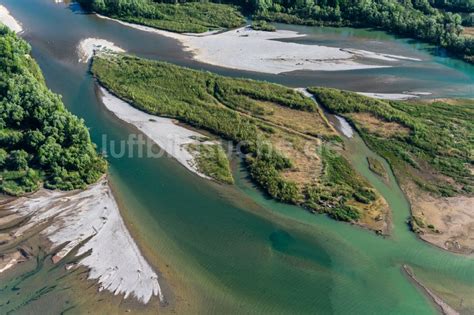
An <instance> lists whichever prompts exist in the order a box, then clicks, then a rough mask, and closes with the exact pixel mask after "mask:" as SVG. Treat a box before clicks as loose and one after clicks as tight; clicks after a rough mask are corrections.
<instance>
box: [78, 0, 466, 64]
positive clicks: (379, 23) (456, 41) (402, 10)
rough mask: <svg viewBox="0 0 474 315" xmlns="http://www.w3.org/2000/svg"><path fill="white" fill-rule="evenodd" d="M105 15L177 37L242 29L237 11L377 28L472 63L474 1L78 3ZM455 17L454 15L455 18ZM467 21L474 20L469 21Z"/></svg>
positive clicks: (280, 19)
mask: <svg viewBox="0 0 474 315" xmlns="http://www.w3.org/2000/svg"><path fill="white" fill-rule="evenodd" d="M79 2H80V3H82V4H83V5H84V6H85V7H87V8H88V9H90V10H93V11H96V12H98V13H101V14H105V15H108V16H112V17H115V18H119V19H123V20H127V21H130V22H135V23H140V24H145V25H150V26H154V27H157V28H163V29H167V30H171V31H177V32H189V31H195V32H204V31H206V30H209V29H215V28H230V27H236V26H239V25H241V24H242V23H243V20H242V18H241V16H240V14H239V13H238V11H237V9H236V8H237V7H240V8H241V10H242V12H243V13H245V14H247V15H252V16H253V17H254V18H255V19H258V20H262V19H263V20H266V21H270V22H283V23H292V24H304V25H331V26H354V27H375V28H380V29H383V30H386V31H388V32H391V33H394V34H398V35H402V36H407V37H412V38H416V39H419V40H422V41H425V42H428V43H432V44H435V45H438V46H440V47H443V48H445V49H447V50H448V51H449V52H450V53H452V54H453V55H456V56H459V57H461V58H463V59H465V60H467V61H470V62H474V59H473V58H474V38H473V37H470V36H463V35H462V22H463V20H462V17H461V15H459V14H457V13H455V12H463V13H470V12H472V9H473V1H472V0H468V1H467V0H466V1H463V0H404V1H398V0H227V1H225V0H224V1H215V2H219V4H215V3H209V2H195V1H186V0H181V1H152V0H79ZM451 11H452V12H451ZM468 19H472V17H469V16H468Z"/></svg>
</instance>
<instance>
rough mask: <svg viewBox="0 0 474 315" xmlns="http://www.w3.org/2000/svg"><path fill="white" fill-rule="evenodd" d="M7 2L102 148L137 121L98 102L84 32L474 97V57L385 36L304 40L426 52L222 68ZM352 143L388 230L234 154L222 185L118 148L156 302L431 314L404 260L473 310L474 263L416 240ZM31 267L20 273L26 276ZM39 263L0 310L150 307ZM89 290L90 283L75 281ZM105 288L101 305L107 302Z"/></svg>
mask: <svg viewBox="0 0 474 315" xmlns="http://www.w3.org/2000/svg"><path fill="white" fill-rule="evenodd" d="M2 4H5V6H7V7H8V9H9V10H10V13H11V14H12V15H13V16H15V18H16V19H17V20H18V21H19V22H21V24H22V25H23V28H24V32H25V33H24V37H25V39H26V40H28V41H29V42H30V43H31V44H32V47H33V53H34V57H35V58H36V59H37V60H38V62H39V64H40V66H41V68H42V70H43V71H44V73H45V77H46V80H47V83H48V86H49V87H51V88H52V89H53V90H54V91H55V92H58V93H60V94H61V95H63V97H64V103H65V104H66V105H67V106H68V108H69V109H70V110H71V111H72V112H74V113H75V114H77V115H79V116H80V117H82V118H84V119H85V120H86V124H87V125H88V126H89V127H90V128H91V135H92V137H93V140H94V142H96V143H97V144H98V145H99V147H100V149H103V148H105V145H106V144H104V143H103V139H104V135H106V136H107V139H108V141H110V140H114V141H116V142H118V141H120V140H124V139H127V138H128V135H129V133H130V132H135V131H134V130H131V129H130V128H129V127H127V125H126V124H124V123H123V122H121V121H120V120H119V119H117V118H116V117H115V116H114V115H113V114H112V113H110V112H108V111H107V110H105V109H104V108H103V106H102V105H101V104H100V95H99V94H98V93H97V92H98V91H97V88H96V86H95V82H94V80H93V79H92V78H91V76H90V75H89V74H88V73H87V70H88V67H87V65H86V64H80V63H78V60H77V54H76V47H77V45H78V43H79V42H80V41H81V40H82V39H85V38H103V39H105V40H108V41H110V42H113V43H115V44H116V45H117V46H118V47H121V48H123V49H124V50H126V51H129V52H131V53H136V54H138V55H140V56H143V57H148V58H155V59H162V60H167V61H172V62H175V63H179V64H182V65H188V66H193V67H196V68H204V69H207V70H215V71H217V72H219V73H222V74H228V75H238V76H244V75H245V76H250V77H252V78H260V79H266V80H270V81H274V82H279V83H284V84H288V85H291V86H295V87H302V86H307V85H312V84H315V85H316V84H324V85H330V86H336V87H341V88H350V89H354V90H358V91H365V92H378V93H384V92H387V93H403V92H406V91H423V92H432V93H435V96H440V97H441V96H443V97H444V96H450V95H460V96H472V95H473V91H472V83H473V76H474V74H473V68H472V66H469V65H467V64H464V63H462V62H460V61H456V60H451V59H449V58H444V57H433V56H431V55H429V54H428V53H427V52H425V51H422V50H416V49H415V46H417V45H419V44H412V43H409V42H408V41H406V40H400V39H394V38H393V37H391V36H389V35H386V34H383V33H380V32H369V31H364V30H351V29H341V30H334V29H326V28H315V29H316V30H314V31H312V32H309V33H310V34H309V36H308V37H306V38H301V39H298V40H299V41H306V42H307V43H311V42H315V41H317V42H319V43H320V44H324V45H328V46H331V45H333V46H335V47H344V48H354V49H362V47H361V46H370V47H371V48H374V47H378V51H380V52H384V50H385V52H386V53H390V51H392V53H396V54H397V55H404V56H405V55H407V56H411V57H414V58H420V59H422V62H421V65H420V66H419V67H418V66H417V68H416V69H410V68H406V67H404V66H403V62H402V63H401V65H400V66H399V67H392V68H390V69H370V70H354V71H350V72H347V71H346V72H345V73H340V72H334V73H333V72H331V73H330V74H329V73H324V74H323V73H318V72H304V73H301V72H299V73H289V74H285V75H281V76H278V75H264V74H256V73H250V72H240V71H235V70H226V69H222V68H218V67H214V66H208V65H204V64H200V63H197V62H195V61H193V60H192V59H191V58H190V55H189V54H188V53H183V52H182V50H181V49H182V47H181V46H180V45H179V44H178V43H177V42H176V41H174V40H173V39H169V38H163V37H160V36H159V35H157V34H151V33H145V32H141V31H139V30H134V29H130V28H127V27H124V26H123V25H120V24H118V23H114V22H112V21H106V20H102V19H99V18H97V17H95V16H88V15H83V14H81V13H80V12H78V11H77V10H75V9H74V8H73V9H72V10H71V9H70V8H68V7H67V5H66V4H56V3H54V1H47V0H29V1H26V0H4V1H2ZM58 25H61V27H58ZM286 28H288V29H295V28H296V29H297V30H298V31H299V32H306V31H307V30H309V28H305V27H286ZM419 46H423V45H419ZM363 49H366V50H373V49H369V48H368V47H365V48H363ZM420 70H423V71H420ZM389 83H390V84H389ZM346 145H347V148H348V152H349V153H351V154H350V157H351V160H352V162H353V164H354V165H355V167H356V168H357V170H358V171H359V172H361V174H362V175H364V176H365V177H366V178H367V179H368V180H370V181H371V183H372V184H373V185H375V186H376V187H377V188H378V189H379V191H380V192H381V193H382V194H383V195H384V197H385V198H386V199H387V202H388V203H389V204H390V205H391V206H392V209H393V219H392V220H393V225H394V229H393V235H392V236H391V237H389V238H382V237H379V236H376V235H375V234H374V233H372V232H369V231H365V230H363V229H360V228H358V227H353V226H351V225H348V224H344V223H340V222H335V221H333V220H330V219H327V218H326V217H324V216H321V215H311V214H309V213H307V212H306V211H303V210H302V209H300V208H298V207H293V206H288V205H284V204H281V203H277V202H274V201H272V200H269V199H268V198H267V197H266V196H264V195H262V194H261V193H260V191H259V190H258V189H256V188H255V187H254V186H253V185H252V184H251V183H250V182H249V180H248V179H247V174H246V172H245V171H244V169H243V168H242V166H241V165H240V164H239V162H238V161H236V163H235V164H236V168H235V172H236V174H235V175H236V176H235V177H236V180H237V185H236V187H227V186H226V187H223V186H220V185H217V184H213V183H211V182H209V181H207V180H205V179H202V178H200V177H198V176H196V175H194V174H192V173H191V172H189V171H188V170H187V169H185V168H182V167H180V166H179V165H178V163H177V162H176V161H174V160H172V159H169V158H160V159H146V158H138V157H131V158H128V157H127V158H110V159H109V161H110V165H111V175H110V178H111V181H112V184H113V187H114V189H115V191H116V192H117V194H118V196H119V200H120V203H121V204H122V205H123V209H124V213H123V215H124V219H125V221H126V224H127V227H129V229H130V232H131V234H132V236H133V237H134V238H135V240H136V241H137V242H138V245H139V247H140V249H141V250H142V252H143V254H144V255H145V257H146V258H147V259H148V260H149V262H150V264H151V265H152V266H153V267H155V268H156V270H159V271H160V275H162V277H160V284H161V279H162V278H163V290H164V294H165V296H166V297H167V298H168V296H169V305H167V306H162V310H163V312H167V311H170V312H171V311H173V310H176V311H178V312H180V313H196V312H197V311H199V310H201V311H202V312H206V313H226V312H227V313H229V312H235V311H236V310H238V311H239V312H241V313H288V314H290V313H292V314H294V313H301V314H309V313H314V312H320V313H333V314H347V313H352V314H369V313H384V312H386V311H387V310H389V311H391V312H393V313H399V314H414V313H416V314H433V313H436V311H437V310H436V308H435V307H434V306H433V304H432V303H431V300H430V299H429V298H428V297H427V296H425V295H424V294H423V292H422V291H420V290H419V289H418V288H417V287H416V286H414V285H413V284H412V283H411V282H410V281H408V279H407V277H406V276H405V275H404V273H403V272H402V269H401V267H402V265H403V264H408V265H410V266H414V267H415V268H414V272H415V274H416V275H418V274H420V275H421V276H420V277H418V279H419V280H420V281H422V282H423V283H424V284H425V285H428V286H430V288H431V289H432V290H433V292H434V293H435V294H437V295H438V296H440V297H442V298H445V297H446V296H447V297H448V298H447V300H446V302H447V303H449V304H450V306H452V307H454V308H456V307H457V308H459V309H461V310H464V311H465V313H469V312H471V313H472V311H473V309H474V301H472V299H471V300H469V297H472V296H474V288H473V287H472V283H474V260H473V259H472V258H467V257H464V256H458V255H453V254H451V253H447V252H445V251H442V250H440V249H438V248H435V247H433V246H430V245H428V244H426V243H424V242H423V241H420V240H418V239H417V238H416V236H415V235H414V234H413V233H411V232H410V231H409V230H408V227H407V225H406V224H405V220H406V219H407V217H408V215H409V205H408V203H407V202H406V199H405V198H404V196H403V193H402V192H401V191H400V190H399V189H398V188H397V186H396V182H395V179H394V178H393V175H392V174H391V173H390V174H389V175H390V176H389V177H390V181H389V183H388V184H387V183H386V182H384V181H383V180H381V179H379V178H378V177H377V176H376V175H374V174H373V173H371V172H370V170H369V169H368V166H367V161H366V157H367V156H373V157H374V158H378V157H377V156H375V155H374V154H373V153H371V152H370V151H369V150H368V149H367V148H366V146H365V145H364V144H363V142H362V141H361V140H360V138H359V137H358V136H357V134H354V136H353V137H352V138H351V139H350V140H349V139H346ZM126 156H128V155H126ZM382 163H384V165H385V166H387V165H386V163H385V162H384V161H382ZM28 266H29V265H24V268H25V269H22V270H18V273H20V272H21V271H23V272H26V271H27V269H28V268H27V267H28ZM38 266H39V267H38ZM38 266H37V269H35V270H36V271H35V273H34V275H29V276H28V277H26V278H25V279H23V280H22V281H21V283H19V284H17V283H16V282H18V279H11V278H9V279H8V281H7V282H3V281H2V284H4V283H5V285H4V286H3V289H2V291H0V301H1V303H0V304H1V305H0V312H3V311H8V310H10V308H9V306H8V305H7V304H5V303H6V301H7V300H13V299H16V300H18V299H21V300H22V301H23V299H24V300H25V301H28V303H24V304H23V306H22V308H23V309H24V310H25V311H27V310H29V308H32V307H36V308H37V309H38V307H40V306H45V305H48V304H49V305H51V304H52V303H53V301H54V302H56V304H55V305H56V307H58V309H59V310H65V309H67V308H68V307H71V306H72V305H73V306H75V307H76V310H87V309H88V310H91V309H93V308H94V307H95V308H96V311H97V309H98V308H103V309H110V308H111V306H107V305H110V304H114V303H115V304H116V305H117V306H116V307H117V308H119V309H120V307H125V308H128V307H130V308H134V307H136V308H137V309H138V310H143V309H140V306H137V305H134V304H127V303H129V302H127V303H125V302H124V304H123V305H122V306H121V303H122V302H120V300H118V299H117V298H116V297H113V296H109V295H107V293H101V294H100V295H98V296H97V295H96V293H95V292H96V291H95V289H94V288H95V287H94V286H93V284H91V283H89V282H85V281H80V279H79V278H80V276H79V275H77V274H76V275H75V276H74V277H64V275H63V274H62V272H64V271H62V272H61V271H60V270H59V269H57V268H56V269H53V271H52V273H50V274H49V276H48V272H47V270H49V269H48V268H49V267H50V266H49V265H48V264H47V263H45V264H39V265H38ZM47 267H48V268H47ZM61 270H63V269H61ZM53 275H54V276H53ZM2 277H3V275H2ZM15 281H16V282H15ZM83 283H86V284H87V286H86V285H84V284H83ZM14 284H15V285H14ZM40 284H41V286H46V287H52V289H51V291H50V293H47V294H43V295H42V296H41V299H38V300H31V299H30V298H29V295H28V292H35V290H34V288H35V287H37V288H41V287H38V286H39V285H40ZM81 286H86V287H87V289H84V290H83V291H81V290H78V289H77V288H81ZM12 288H17V289H18V290H13V289H12ZM59 289H61V290H59ZM17 292H19V293H20V294H19V295H17ZM446 292H448V293H446ZM58 297H60V298H58ZM65 297H66V298H65ZM101 298H102V299H104V301H102V302H101V303H99V302H98V300H99V299H101ZM66 302H67V303H66ZM122 310H123V309H122ZM150 312H151V311H150Z"/></svg>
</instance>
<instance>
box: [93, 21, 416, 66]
mask: <svg viewBox="0 0 474 315" xmlns="http://www.w3.org/2000/svg"><path fill="white" fill-rule="evenodd" d="M97 16H98V17H99V18H102V19H107V20H112V21H115V22H117V23H120V24H122V25H125V26H128V27H131V28H135V29H138V30H141V31H145V32H151V33H156V34H158V35H162V36H166V37H169V38H173V39H175V40H177V41H179V42H180V43H181V44H182V45H183V46H184V49H185V51H187V52H190V53H191V54H192V56H193V59H195V60H197V61H200V62H203V63H207V64H211V65H216V66H220V67H225V68H230V69H238V70H246V71H254V72H262V73H271V74H280V73H284V72H291V71H298V70H312V71H344V70H358V69H373V68H384V67H391V66H393V64H394V63H397V62H399V61H401V60H404V61H410V62H418V61H420V60H419V59H416V58H408V57H404V56H398V55H391V54H383V53H375V52H370V51H366V50H360V49H341V48H337V47H328V46H320V45H304V44H298V43H292V42H289V41H286V40H290V39H296V38H300V37H304V36H305V35H304V34H299V33H297V32H293V31H284V30H277V31H276V32H265V31H255V30H253V29H252V28H250V27H241V28H238V29H235V30H230V31H226V32H219V33H214V32H212V33H208V34H204V35H203V34H178V33H173V32H168V31H163V30H159V29H155V28H152V27H149V26H143V25H138V24H133V23H129V22H124V21H121V20H117V19H112V18H109V17H106V16H103V15H99V14H97ZM282 40H285V41H282Z"/></svg>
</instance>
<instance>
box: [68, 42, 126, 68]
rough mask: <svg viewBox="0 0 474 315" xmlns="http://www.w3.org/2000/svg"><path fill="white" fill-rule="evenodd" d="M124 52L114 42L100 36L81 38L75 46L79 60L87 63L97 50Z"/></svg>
mask: <svg viewBox="0 0 474 315" xmlns="http://www.w3.org/2000/svg"><path fill="white" fill-rule="evenodd" d="M107 51H109V52H110V51H111V52H118V53H120V52H125V50H123V49H122V48H120V47H118V46H116V45H115V44H114V43H112V42H109V41H108V40H105V39H100V38H86V39H83V40H81V42H80V43H79V45H78V46H77V53H78V55H79V62H82V63H87V62H88V61H89V60H90V59H91V58H92V57H93V56H94V54H95V53H97V52H107Z"/></svg>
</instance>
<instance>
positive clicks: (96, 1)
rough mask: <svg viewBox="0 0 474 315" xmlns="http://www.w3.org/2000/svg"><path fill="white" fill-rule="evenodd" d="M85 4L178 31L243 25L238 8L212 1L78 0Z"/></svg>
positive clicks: (132, 20)
mask: <svg viewBox="0 0 474 315" xmlns="http://www.w3.org/2000/svg"><path fill="white" fill-rule="evenodd" d="M79 3H81V5H83V6H84V7H85V8H87V9H89V10H92V11H94V12H97V13H100V14H103V15H106V16H109V17H111V18H116V19H120V20H123V21H126V22H130V23H136V24H142V25H146V26H150V27H155V28H159V29H163V30H167V31H171V32H177V33H186V32H190V33H203V32H206V31H209V30H215V29H229V28H235V27H239V26H242V25H243V24H244V23H245V20H244V18H243V16H242V14H241V13H240V11H239V8H238V7H236V6H233V5H228V4H218V3H212V2H184V3H163V2H159V1H152V0H79Z"/></svg>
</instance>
